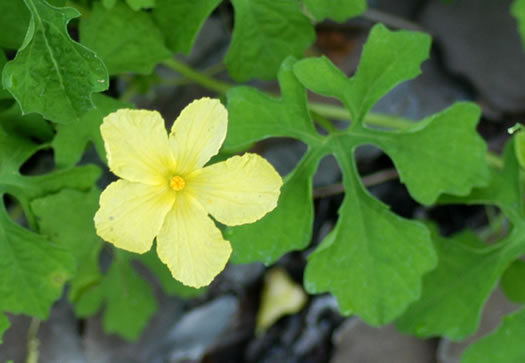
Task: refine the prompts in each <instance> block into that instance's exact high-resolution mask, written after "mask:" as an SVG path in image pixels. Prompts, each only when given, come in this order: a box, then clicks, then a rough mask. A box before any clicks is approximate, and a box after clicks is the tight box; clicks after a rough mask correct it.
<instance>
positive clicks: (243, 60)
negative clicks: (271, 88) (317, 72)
mask: <svg viewBox="0 0 525 363" xmlns="http://www.w3.org/2000/svg"><path fill="white" fill-rule="evenodd" d="M232 4H233V7H234V10H235V26H234V29H233V37H232V43H231V45H230V49H229V50H228V53H227V54H226V57H225V63H226V66H227V68H228V71H229V72H230V75H231V76H232V77H233V79H235V80H236V81H239V82H242V81H246V80H248V79H251V78H260V79H268V80H270V79H274V78H275V76H276V75H277V72H278V70H279V65H280V64H281V62H282V61H283V60H284V59H285V58H286V57H287V56H289V55H292V56H295V57H301V56H302V55H303V53H304V50H305V49H306V48H307V47H308V46H310V45H311V44H312V43H313V41H314V39H315V32H314V29H313V26H312V24H311V23H310V20H309V19H308V18H307V17H306V16H304V15H303V13H302V12H301V8H300V4H299V2H298V1H297V0H280V1H275V0H259V1H251V0H232Z"/></svg>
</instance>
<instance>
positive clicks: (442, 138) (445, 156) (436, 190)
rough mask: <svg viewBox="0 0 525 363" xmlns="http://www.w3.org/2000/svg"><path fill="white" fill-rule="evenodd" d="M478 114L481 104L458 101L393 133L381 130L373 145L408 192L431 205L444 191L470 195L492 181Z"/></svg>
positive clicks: (419, 200)
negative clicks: (389, 161)
mask: <svg viewBox="0 0 525 363" xmlns="http://www.w3.org/2000/svg"><path fill="white" fill-rule="evenodd" d="M479 117H480V110H479V107H478V106H477V105H475V104H473V103H467V102H459V103H456V104H454V105H453V106H451V107H450V108H448V109H446V110H444V111H442V112H440V113H437V114H434V115H432V116H430V117H428V118H426V119H424V120H423V121H421V122H418V123H417V124H416V125H415V126H414V127H412V128H411V129H409V130H403V131H397V132H392V133H391V135H392V136H393V137H389V138H385V137H384V135H386V134H387V133H385V132H382V131H378V132H376V135H377V136H378V137H377V139H376V140H375V143H376V145H378V146H379V147H381V149H383V150H384V151H385V152H386V153H387V154H388V155H389V156H390V157H391V158H392V159H393V162H394V164H395V166H396V168H397V170H398V172H399V175H400V178H401V181H402V182H403V183H405V184H406V185H407V188H408V191H409V192H410V195H411V196H412V197H413V198H414V199H416V200H417V201H418V202H421V203H423V204H426V205H429V204H433V203H434V202H435V201H436V199H437V198H438V196H439V195H440V194H444V193H448V194H453V195H467V194H468V193H469V192H470V191H471V190H472V188H473V187H476V186H484V185H487V184H488V182H489V169H488V165H487V163H486V159H485V155H486V153H487V146H486V144H485V142H484V141H483V139H482V138H481V136H479V135H478V134H477V132H476V125H477V123H478V121H479ZM416 155H417V157H416Z"/></svg>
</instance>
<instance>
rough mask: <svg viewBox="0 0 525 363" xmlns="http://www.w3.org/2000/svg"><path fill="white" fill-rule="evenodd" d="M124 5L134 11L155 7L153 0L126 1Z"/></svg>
mask: <svg viewBox="0 0 525 363" xmlns="http://www.w3.org/2000/svg"><path fill="white" fill-rule="evenodd" d="M126 3H127V4H128V6H129V7H130V8H132V9H133V10H135V11H139V10H141V9H149V8H152V7H154V6H155V0H126Z"/></svg>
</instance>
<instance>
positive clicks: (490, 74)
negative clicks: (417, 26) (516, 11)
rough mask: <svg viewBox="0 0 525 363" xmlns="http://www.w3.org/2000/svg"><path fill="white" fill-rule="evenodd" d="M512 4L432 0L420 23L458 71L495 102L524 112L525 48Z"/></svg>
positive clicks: (504, 0)
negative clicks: (511, 11)
mask: <svg viewBox="0 0 525 363" xmlns="http://www.w3.org/2000/svg"><path fill="white" fill-rule="evenodd" d="M511 3H512V0H501V1H484V2H482V3H480V1H479V0H461V1H453V2H446V3H445V2H444V1H441V0H432V1H430V2H429V3H428V5H427V6H426V7H425V9H424V10H423V13H422V15H421V22H422V24H423V25H424V26H425V27H426V28H427V29H429V30H430V32H431V33H432V34H433V35H434V36H435V42H437V43H439V45H440V46H441V47H442V48H443V51H444V59H445V62H446V64H447V65H448V67H449V68H450V69H451V70H452V71H453V72H455V73H457V74H459V75H462V76H465V77H467V78H468V79H469V80H470V81H471V82H472V83H473V84H474V86H475V87H476V88H477V90H478V91H479V93H480V94H481V95H482V97H483V98H485V99H486V100H487V101H488V103H489V104H490V105H491V106H493V107H495V108H498V109H499V110H501V111H503V112H520V111H523V110H525V51H524V50H523V46H522V44H521V40H520V37H519V34H518V28H517V24H516V20H515V19H514V18H513V17H512V16H511V14H510V6H511Z"/></svg>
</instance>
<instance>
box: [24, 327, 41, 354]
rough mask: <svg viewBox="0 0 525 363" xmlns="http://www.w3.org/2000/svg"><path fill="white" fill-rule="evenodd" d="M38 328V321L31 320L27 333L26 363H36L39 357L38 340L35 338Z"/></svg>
mask: <svg viewBox="0 0 525 363" xmlns="http://www.w3.org/2000/svg"><path fill="white" fill-rule="evenodd" d="M39 328H40V319H38V318H32V319H31V324H30V325H29V329H28V331H27V357H26V363H38V358H39V356H40V351H39V345H40V340H39V339H38V337H37V334H38V329H39Z"/></svg>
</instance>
